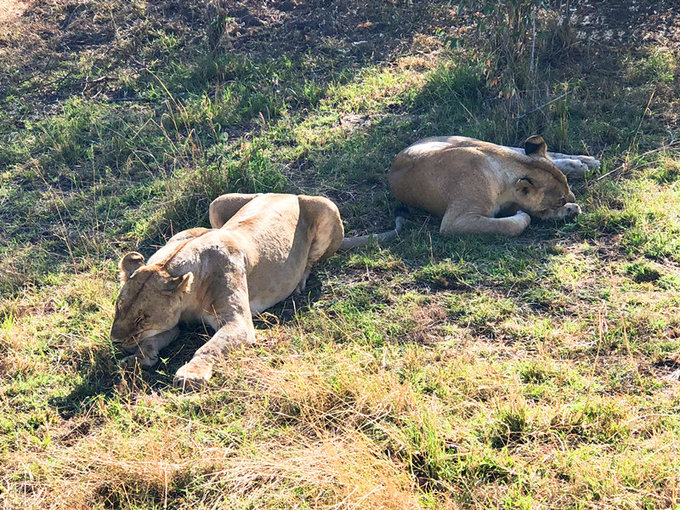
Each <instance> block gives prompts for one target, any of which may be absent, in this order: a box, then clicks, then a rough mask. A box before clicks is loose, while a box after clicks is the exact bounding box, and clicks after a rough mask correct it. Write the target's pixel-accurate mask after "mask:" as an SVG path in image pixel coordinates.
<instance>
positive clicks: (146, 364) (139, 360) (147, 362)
mask: <svg viewBox="0 0 680 510" xmlns="http://www.w3.org/2000/svg"><path fill="white" fill-rule="evenodd" d="M156 362H158V358H157V357H156V358H149V357H148V356H144V355H143V354H141V353H139V352H137V353H135V354H131V355H130V356H125V357H124V358H123V359H121V360H120V366H121V368H124V369H126V370H134V369H135V368H136V367H142V368H144V369H148V368H151V367H152V366H154V365H155V364H156Z"/></svg>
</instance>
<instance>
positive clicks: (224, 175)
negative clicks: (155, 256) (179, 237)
mask: <svg viewBox="0 0 680 510" xmlns="http://www.w3.org/2000/svg"><path fill="white" fill-rule="evenodd" d="M364 4H365V3H361V2H356V1H354V0H346V1H341V2H333V3H329V4H326V3H324V4H323V5H321V6H320V7H319V8H312V7H310V6H308V5H306V4H305V3H299V2H295V1H294V2H273V3H272V2H270V3H267V4H266V5H263V6H254V5H250V4H249V3H236V2H226V3H212V2H206V3H204V2H189V3H186V2H182V3H178V2H162V3H159V2H133V3H130V2H120V1H118V0H113V1H111V2H108V3H104V2H98V1H93V2H90V3H82V2H75V1H71V0H60V1H58V2H52V3H50V4H49V5H46V4H45V5H43V4H35V5H31V6H28V7H27V10H26V13H25V14H24V15H23V16H21V17H12V16H11V15H6V16H5V18H3V19H2V20H0V62H2V65H0V225H2V226H1V227H0V259H2V268H0V353H1V354H2V356H1V357H0V358H1V360H0V409H1V412H0V479H1V480H2V483H0V501H1V502H2V506H3V508H16V507H24V508H67V507H68V508H140V509H141V508H159V509H160V508H189V507H191V508H215V507H224V508H244V509H245V508H369V507H375V508H400V509H401V508H433V509H434V508H437V509H438V508H522V509H528V508H676V507H678V505H680V493H679V492H678V487H679V486H680V470H679V469H678V465H679V462H678V457H679V455H680V454H679V452H680V420H679V419H678V416H680V403H679V400H678V388H679V386H678V384H679V383H678V376H677V374H678V368H679V366H680V364H679V363H678V356H677V352H678V349H679V348H680V333H678V332H679V331H680V319H679V317H680V294H678V291H679V290H680V271H679V270H678V262H679V261H680V245H679V244H678V241H677V239H678V237H679V234H680V218H679V216H678V213H677V211H678V210H680V190H679V188H678V186H679V184H678V183H679V182H680V172H679V171H678V169H679V168H680V156H678V151H677V149H678V145H677V143H676V139H677V137H678V136H680V131H679V128H678V118H679V117H678V114H679V113H680V112H679V110H678V103H677V99H676V98H677V95H678V92H679V86H678V83H679V82H678V62H680V60H679V58H680V48H678V46H677V44H675V43H673V40H672V39H669V40H667V41H665V42H664V41H661V40H659V39H658V37H657V36H656V35H655V36H654V37H647V38H636V39H633V38H632V37H633V35H635V34H638V35H639V33H640V32H636V33H635V34H633V32H632V31H633V30H636V31H642V33H643V35H644V31H645V30H647V31H648V32H650V33H652V34H657V33H658V30H657V25H654V27H650V25H649V22H648V21H646V20H645V17H644V16H643V15H646V14H649V13H647V11H646V10H645V9H646V7H645V6H641V7H640V13H638V14H636V12H637V11H630V12H628V11H626V12H628V14H627V15H628V16H631V18H630V19H627V20H623V21H621V22H620V23H621V24H620V26H616V27H614V28H616V29H617V30H620V31H621V34H622V35H621V39H617V38H613V39H612V38H608V37H609V36H607V35H606V31H607V30H608V29H611V28H612V27H611V26H609V25H606V23H612V21H611V20H616V19H619V18H620V15H621V13H618V14H617V16H604V17H601V18H598V19H599V21H597V23H604V24H605V25H602V26H600V25H597V23H596V24H595V26H591V25H588V23H589V22H588V19H592V18H586V16H588V15H591V16H592V13H590V12H589V9H590V7H589V6H587V5H585V4H578V5H577V6H576V7H577V10H576V12H575V13H574V15H573V16H574V18H573V19H572V27H573V30H572V32H570V33H564V32H562V31H561V30H560V29H559V27H557V26H556V25H555V23H556V22H557V21H558V18H557V10H558V7H557V6H555V7H549V8H546V9H541V10H539V11H538V17H537V27H538V28H537V35H536V41H535V43H536V44H535V56H534V62H533V65H534V69H535V71H534V72H533V74H532V72H531V71H530V69H531V65H530V64H531V62H530V58H531V57H530V48H531V40H532V37H533V36H532V30H531V22H530V18H526V13H524V11H521V9H520V11H513V10H512V9H511V7H510V6H509V4H508V6H507V8H505V9H503V10H499V11H493V10H489V9H486V10H484V9H481V10H480V11H479V12H472V11H470V10H469V9H467V8H465V7H461V8H460V9H459V8H457V6H453V5H451V4H450V2H437V1H428V2H423V3H421V4H418V5H416V4H415V3H403V2H401V3H400V2H383V3H380V4H379V5H378V3H376V4H375V5H373V4H371V5H368V6H367V5H364ZM523 5H524V4H523ZM603 8H605V7H603ZM607 8H609V7H607ZM658 9H660V12H662V13H664V14H668V16H671V14H672V13H673V12H674V7H673V6H671V5H667V4H665V3H664V4H663V5H661V6H660V7H658ZM8 12H9V11H8ZM14 12H19V11H14ZM527 12H528V11H527ZM617 12H618V11H617ZM515 14H519V16H515ZM638 15H639V16H640V18H635V16H638ZM522 16H525V17H522ZM480 17H481V18H480ZM650 19H651V18H650ZM654 19H657V18H654ZM659 19H661V21H659V22H663V19H666V18H664V17H661V18H659ZM668 19H671V18H670V17H669V18H668ZM508 20H512V24H513V26H516V27H518V30H519V31H517V32H507V31H506V32H503V31H502V27H503V26H504V23H505V24H508V23H509V21H508ZM506 22H508V23H506ZM655 23H656V22H655ZM581 25H583V27H586V28H584V29H583V30H581V28H579V27H580V26H581ZM480 27H486V28H484V29H482V28H480ZM631 27H634V28H631ZM491 29H493V30H496V31H497V35H494V36H493V37H490V36H488V34H489V33H490V32H488V30H491ZM615 33H618V32H615ZM659 33H660V32H659ZM669 33H673V32H669ZM587 34H590V36H589V37H586V36H585V35H587ZM655 37H657V38H655ZM633 41H635V43H634V44H633ZM640 41H643V42H640ZM272 48H275V49H276V51H273V50H272ZM553 100H555V101H553ZM550 101H553V102H550ZM548 103H549V104H548ZM454 133H455V134H462V135H467V136H475V137H479V138H484V139H488V140H492V141H496V142H499V143H508V144H513V145H516V144H519V143H521V141H522V139H523V138H524V137H526V136H528V135H530V134H533V133H540V134H542V135H543V136H544V137H545V138H546V140H547V141H548V144H549V147H550V148H552V149H555V150H559V151H565V152H574V153H577V152H578V153H583V152H589V153H591V154H593V155H595V156H597V157H600V158H601V159H602V162H603V164H602V167H601V168H600V169H599V170H597V171H594V172H592V173H590V174H589V175H587V176H586V178H585V179H584V180H583V181H580V182H576V183H575V184H574V185H573V190H574V192H575V194H576V197H577V200H578V202H579V203H580V204H581V206H582V208H583V210H584V214H583V215H581V216H580V217H579V218H578V220H577V221H575V222H572V223H566V224H565V223H559V222H543V223H533V224H532V225H531V226H530V227H529V229H528V230H527V232H525V233H524V234H523V235H522V236H520V237H518V238H516V239H507V238H501V237H494V236H489V237H480V236H456V237H449V238H444V237H442V236H440V235H439V233H438V220H437V219H435V218H431V217H428V216H426V215H424V214H421V213H419V212H417V211H413V215H412V217H411V219H410V221H409V222H408V223H407V226H406V228H405V229H404V231H403V233H402V235H401V236H400V238H399V239H397V240H395V241H392V242H390V243H385V244H383V245H377V244H373V245H371V246H368V247H366V248H364V249H362V250H357V251H354V252H350V253H346V254H340V255H337V256H335V257H333V258H332V259H330V260H329V261H327V262H325V263H324V264H321V265H320V266H319V267H318V268H316V271H315V273H314V275H313V276H312V278H311V280H310V284H309V287H308V292H309V294H308V295H307V296H304V297H302V298H295V299H289V300H286V301H285V302H283V303H281V304H279V305H277V306H276V307H274V308H272V309H271V310H268V311H267V312H266V313H265V314H263V315H262V316H261V317H260V318H259V319H258V320H257V328H258V337H259V340H260V341H259V342H258V344H257V346H254V347H252V348H248V349H241V350H237V351H234V352H232V353H230V354H229V355H228V356H227V357H226V358H225V359H224V360H223V361H222V362H221V364H220V366H219V369H218V370H216V373H215V376H214V381H213V382H212V383H211V384H210V386H209V387H208V388H206V389H205V390H204V391H201V392H198V393H182V392H181V391H179V390H178V389H175V388H173V387H172V384H171V383H172V375H173V374H174V372H175V370H176V369H177V368H178V367H179V366H180V365H181V364H182V363H183V362H184V361H186V360H187V359H188V357H190V355H191V353H192V352H193V350H194V349H195V348H196V347H197V346H198V345H200V344H201V343H202V342H203V341H204V340H205V338H206V337H207V335H209V334H210V333H209V332H206V331H204V330H203V329H202V328H200V327H194V328H187V329H185V330H184V331H183V332H182V334H181V336H180V339H179V340H178V341H177V342H175V343H174V344H173V345H171V346H169V347H168V348H167V349H165V350H164V351H162V352H161V361H160V363H159V365H158V366H157V367H156V369H155V370H153V371H149V372H135V373H130V372H124V371H122V370H121V369H120V368H119V366H118V361H117V360H118V359H119V357H120V354H119V353H117V352H116V351H115V349H114V348H113V346H112V345H111V343H110V341H109V338H108V331H109V328H110V325H111V321H112V316H113V306H114V303H115V298H116V294H117V289H118V284H117V282H116V272H117V271H116V264H117V261H118V259H119V258H120V256H121V255H122V254H124V253H125V252H126V251H129V250H132V249H136V250H140V251H141V252H142V253H144V254H145V255H147V256H148V255H150V254H151V253H152V252H153V251H154V249H156V247H158V246H159V245H162V244H163V243H164V241H165V239H167V238H168V237H169V236H170V235H172V233H173V232H177V231H179V230H181V229H184V228H188V227H194V226H198V225H206V224H207V205H208V204H209V202H210V201H211V200H212V199H213V198H214V197H215V196H217V195H219V194H221V193H224V192H227V191H239V192H253V191H285V192H295V193H308V194H323V195H325V196H328V197H330V198H332V199H333V200H335V201H336V203H337V204H338V206H339V207H340V210H341V213H342V216H343V219H344V222H345V228H346V231H347V232H348V233H349V234H350V235H354V234H363V233H366V232H371V231H377V230H385V229H388V228H390V227H391V224H392V219H391V211H392V210H393V209H394V207H395V206H396V203H395V201H394V200H393V199H392V198H391V197H390V194H389V191H388V188H387V184H386V179H385V172H386V169H387V168H388V167H389V165H390V162H391V160H392V158H393V156H394V155H395V154H396V153H397V152H398V151H399V150H401V149H402V148H404V147H405V146H407V145H408V144H409V143H411V142H413V141H415V140H417V139H418V138H421V137H424V136H429V135H441V134H454Z"/></svg>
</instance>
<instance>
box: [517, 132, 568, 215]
mask: <svg viewBox="0 0 680 510" xmlns="http://www.w3.org/2000/svg"><path fill="white" fill-rule="evenodd" d="M524 151H525V153H526V155H527V156H529V157H530V158H531V160H532V161H531V163H532V165H531V171H529V172H527V175H526V176H524V177H522V178H521V179H518V180H517V182H516V183H515V197H516V199H517V202H518V204H519V205H520V206H521V207H522V208H523V209H524V210H526V211H527V212H529V213H531V214H532V215H534V216H537V217H539V218H550V217H553V216H554V215H555V214H556V212H557V210H558V209H560V208H561V207H563V206H564V205H565V204H568V203H572V202H574V200H576V198H575V197H574V194H573V193H572V192H571V189H569V184H567V178H566V177H565V175H564V174H563V173H562V172H561V171H560V169H559V168H557V167H556V166H555V164H554V163H553V162H552V161H551V160H550V158H549V157H548V155H547V152H546V151H547V148H546V145H545V141H543V138H542V137H540V136H538V135H534V136H531V137H529V138H527V140H526V142H525V144H524Z"/></svg>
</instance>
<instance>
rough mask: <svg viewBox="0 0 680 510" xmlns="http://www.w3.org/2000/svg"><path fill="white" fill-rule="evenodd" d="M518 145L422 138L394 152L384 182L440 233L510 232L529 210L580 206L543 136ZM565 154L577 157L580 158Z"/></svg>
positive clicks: (556, 211) (553, 213)
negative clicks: (431, 218)
mask: <svg viewBox="0 0 680 510" xmlns="http://www.w3.org/2000/svg"><path fill="white" fill-rule="evenodd" d="M523 152H524V153H522V150H521V149H515V148H511V147H504V146H501V145H496V144H493V143H489V142H483V141H480V140H475V139H472V138H465V137H455V136H452V137H437V138H426V139H424V140H420V141H419V142H416V143H414V144H413V145H411V146H409V147H407V148H406V149H404V150H403V151H401V152H400V153H399V154H398V155H397V156H396V157H395V159H394V162H393V163H392V168H391V170H390V172H389V176H388V179H389V184H390V188H391V190H392V193H393V194H394V196H395V197H396V198H397V199H398V200H400V201H401V202H403V203H405V204H406V205H411V206H415V207H419V208H421V209H424V210H426V211H428V212H430V213H432V214H436V215H438V216H442V223H441V227H440V231H441V232H442V233H455V232H460V233H465V232H467V233H497V234H506V235H510V236H515V235H518V234H520V233H522V232H523V231H524V229H526V227H527V226H528V225H529V223H530V222H531V218H530V215H532V216H535V217H537V218H541V219H548V218H566V217H570V216H575V215H577V214H579V213H580V212H581V208H580V207H579V206H578V205H577V204H576V203H575V198H574V194H573V193H572V192H571V190H570V189H569V185H568V184H567V179H566V177H565V175H564V173H563V172H562V171H560V169H559V168H558V167H557V166H556V165H555V163H554V162H553V161H552V160H551V158H550V157H549V156H548V153H547V151H546V145H545V142H544V141H543V138H541V137H540V136H532V137H529V138H528V139H527V141H526V142H525V145H524V151H523ZM560 156H563V155H560ZM572 158H574V159H572V160H570V161H574V162H576V161H577V159H576V158H579V157H572ZM591 160H592V161H591ZM580 161H581V162H582V163H583V166H591V165H592V166H595V162H596V160H594V159H593V158H590V159H587V157H586V159H584V160H580ZM565 169H566V166H565ZM498 216H503V217H498Z"/></svg>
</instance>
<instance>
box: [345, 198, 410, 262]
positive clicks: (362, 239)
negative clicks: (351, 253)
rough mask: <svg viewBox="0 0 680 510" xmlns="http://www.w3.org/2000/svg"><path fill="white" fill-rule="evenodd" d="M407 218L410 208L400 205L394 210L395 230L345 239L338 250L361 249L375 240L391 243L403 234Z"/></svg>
mask: <svg viewBox="0 0 680 510" xmlns="http://www.w3.org/2000/svg"><path fill="white" fill-rule="evenodd" d="M407 218H408V208H407V207H406V206H403V205H400V206H398V207H397V208H396V209H395V210H394V229H393V230H388V231H387V232H381V233H379V234H367V235H365V236H356V237H345V238H344V239H343V240H342V244H340V248H338V250H339V251H347V250H351V249H352V248H361V247H362V246H366V245H367V244H368V243H370V242H372V241H373V240H375V241H378V242H382V241H389V240H390V239H393V238H395V237H397V236H398V235H399V232H401V229H402V228H403V226H404V223H406V219H407Z"/></svg>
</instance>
